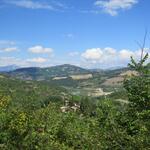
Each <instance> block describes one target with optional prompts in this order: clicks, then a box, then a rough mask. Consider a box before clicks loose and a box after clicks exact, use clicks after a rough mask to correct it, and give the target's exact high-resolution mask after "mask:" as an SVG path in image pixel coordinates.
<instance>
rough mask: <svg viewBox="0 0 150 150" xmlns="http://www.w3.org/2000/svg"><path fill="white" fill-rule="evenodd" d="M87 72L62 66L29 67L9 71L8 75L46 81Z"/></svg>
mask: <svg viewBox="0 0 150 150" xmlns="http://www.w3.org/2000/svg"><path fill="white" fill-rule="evenodd" d="M89 72H90V71H89V70H86V69H83V68H80V67H77V66H73V65H69V64H64V65H59V66H54V67H48V68H39V67H30V68H20V69H17V70H15V71H11V72H9V73H8V74H9V75H11V76H12V77H16V78H19V79H24V80H47V79H50V78H52V77H62V76H67V77H68V76H69V75H77V74H86V73H89Z"/></svg>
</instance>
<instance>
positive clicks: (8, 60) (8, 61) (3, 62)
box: [0, 57, 28, 66]
mask: <svg viewBox="0 0 150 150" xmlns="http://www.w3.org/2000/svg"><path fill="white" fill-rule="evenodd" d="M12 64H13V65H17V66H28V64H27V62H26V61H24V60H23V59H20V58H15V57H0V66H8V65H12Z"/></svg>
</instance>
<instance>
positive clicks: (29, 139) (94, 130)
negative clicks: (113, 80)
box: [0, 55, 150, 150]
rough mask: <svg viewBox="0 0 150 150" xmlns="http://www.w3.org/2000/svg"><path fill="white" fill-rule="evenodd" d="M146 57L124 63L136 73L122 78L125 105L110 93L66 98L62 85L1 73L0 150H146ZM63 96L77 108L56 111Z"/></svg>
mask: <svg viewBox="0 0 150 150" xmlns="http://www.w3.org/2000/svg"><path fill="white" fill-rule="evenodd" d="M147 57H148V56H147V55H146V56H145V57H144V58H143V60H141V62H140V63H138V64H137V63H136V62H135V61H134V60H133V59H132V63H131V64H130V67H132V69H134V70H136V71H138V73H139V75H138V76H132V77H130V78H127V79H126V80H125V82H124V87H125V89H126V91H127V96H128V100H129V102H128V103H127V104H126V103H123V104H122V103H121V102H117V101H115V100H111V96H110V98H109V99H108V98H106V97H104V98H103V99H101V100H93V99H90V98H86V97H78V96H72V97H71V96H70V95H67V93H66V91H65V90H64V89H63V88H58V87H54V86H53V87H51V85H49V84H48V83H41V82H31V81H30V82H25V81H20V80H12V79H8V78H6V77H1V78H0V83H1V84H0V90H1V91H0V149H3V150H9V149H10V150H11V149H18V150H22V149H23V150H36V149H39V150H41V149H42V150H74V149H82V150H85V149H87V150H91V149H94V150H101V149H102V150H111V149H115V150H125V149H129V150H138V149H139V150H147V149H149V148H150V135H149V131H150V121H149V120H150V93H149V92H150V72H149V68H148V67H147V65H145V66H144V61H145V60H146V58H147ZM62 92H63V93H62ZM62 95H63V96H62ZM118 95H119V93H118ZM113 97H114V98H115V95H114V96H113ZM66 99H67V100H69V101H70V103H72V104H73V103H77V104H78V105H80V108H79V109H78V110H77V111H75V112H74V111H71V110H69V111H67V112H65V113H62V112H61V109H60V107H61V106H63V102H64V100H66ZM70 105H71V104H70Z"/></svg>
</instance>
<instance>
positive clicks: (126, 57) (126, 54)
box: [119, 49, 137, 59]
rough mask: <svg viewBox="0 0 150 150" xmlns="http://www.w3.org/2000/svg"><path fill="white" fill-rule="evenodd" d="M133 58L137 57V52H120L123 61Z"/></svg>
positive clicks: (124, 50)
mask: <svg viewBox="0 0 150 150" xmlns="http://www.w3.org/2000/svg"><path fill="white" fill-rule="evenodd" d="M131 56H137V52H132V51H130V50H127V49H123V50H121V51H120V52H119V57H120V58H121V59H129V58H130V57H131Z"/></svg>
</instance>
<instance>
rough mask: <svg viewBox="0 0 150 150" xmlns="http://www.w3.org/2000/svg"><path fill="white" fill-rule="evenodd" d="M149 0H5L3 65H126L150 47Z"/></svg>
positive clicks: (0, 35) (1, 8) (0, 13)
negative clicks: (141, 50)
mask: <svg viewBox="0 0 150 150" xmlns="http://www.w3.org/2000/svg"><path fill="white" fill-rule="evenodd" d="M149 7H150V1H149V0H0V66H6V65H12V64H15V65H17V66H21V67H30V66H36V67H37V66H39V67H47V66H54V65H60V64H72V65H77V66H81V67H85V68H112V67H121V66H126V65H127V63H128V62H129V61H130V56H133V57H134V58H135V59H139V58H140V47H139V45H140V44H141V45H142V44H143V38H144V34H145V30H147V38H146V44H145V53H146V52H148V53H149V47H150V20H149V19H150V9H149Z"/></svg>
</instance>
